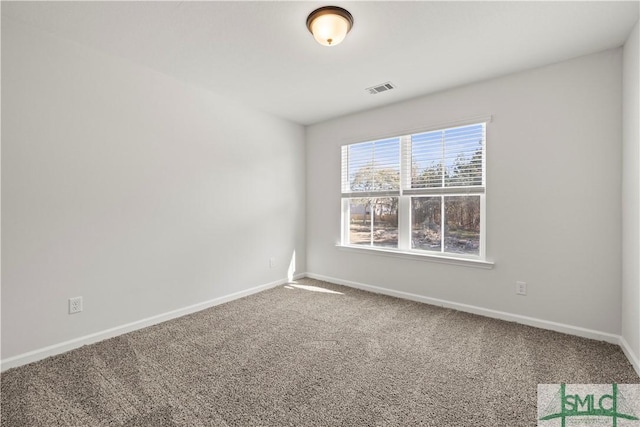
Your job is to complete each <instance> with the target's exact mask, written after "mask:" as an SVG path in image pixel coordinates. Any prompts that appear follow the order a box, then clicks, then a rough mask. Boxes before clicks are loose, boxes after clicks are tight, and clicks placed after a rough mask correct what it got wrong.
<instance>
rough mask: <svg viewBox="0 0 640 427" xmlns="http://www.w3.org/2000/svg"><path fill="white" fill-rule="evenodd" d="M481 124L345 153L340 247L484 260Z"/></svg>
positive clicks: (349, 148)
mask: <svg viewBox="0 0 640 427" xmlns="http://www.w3.org/2000/svg"><path fill="white" fill-rule="evenodd" d="M485 135H486V124H485V122H482V123H476V124H471V125H465V126H458V127H451V128H447V129H438V130H433V131H428V132H422V133H416V134H412V135H404V136H398V137H394V138H387V139H381V140H377V141H368V142H362V143H357V144H350V145H345V146H343V147H342V225H343V232H342V244H343V245H346V246H357V247H370V248H379V249H388V250H398V251H402V252H406V251H409V252H416V253H422V254H435V255H447V256H453V257H461V258H477V259H484V246H485V242H484V222H485V209H484V207H485V200H484V199H485V187H486V185H485V169H486V167H485V165H486V159H485Z"/></svg>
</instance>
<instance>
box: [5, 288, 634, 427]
mask: <svg viewBox="0 0 640 427" xmlns="http://www.w3.org/2000/svg"><path fill="white" fill-rule="evenodd" d="M0 379H1V411H2V416H1V419H2V426H6V427H22V426H29V427H32V426H126V427H134V426H153V427H163V426H180V427H182V426H184V427H187V426H188V427H197V426H243V427H246V426H419V425H421V426H438V427H449V426H451V427H453V426H455V427H472V426H473V427H485V426H486V427H499V426H505V427H524V426H526V427H532V426H535V425H536V416H537V409H536V405H537V397H536V396H537V385H538V384H539V383H562V382H565V383H613V382H616V383H640V378H638V376H637V375H636V373H635V371H634V370H633V368H632V366H631V365H630V364H629V362H628V360H627V359H626V358H625V356H624V354H623V353H622V351H621V350H620V348H619V347H618V346H616V345H611V344H607V343H604V342H599V341H593V340H588V339H583V338H578V337H574V336H570V335H564V334H560V333H556V332H550V331H545V330H541V329H536V328H532V327H528V326H523V325H519V324H516V323H510V322H505V321H500V320H495V319H490V318H486V317H481V316H476V315H472V314H467V313H463V312H459V311H455V310H451V309H445V308H441V307H435V306H430V305H425V304H420V303H416V302H412V301H406V300H401V299H396V298H391V297H387V296H382V295H376V294H372V293H368V292H364V291H360V290H356V289H351V288H347V287H343V286H338V285H334V284H330V283H326V282H321V281H317V280H311V279H303V280H300V281H298V282H296V283H295V284H290V285H285V286H279V287H277V288H273V289H270V290H267V291H265V292H261V293H259V294H255V295H252V296H249V297H246V298H242V299H239V300H236V301H233V302H230V303H227V304H223V305H219V306H216V307H213V308H210V309H207V310H203V311H200V312H198V313H194V314H191V315H188V316H185V317H181V318H178V319H174V320H171V321H168V322H165V323H162V324H159V325H155V326H152V327H148V328H145V329H141V330H139V331H136V332H132V333H128V334H126V335H122V336H119V337H116V338H112V339H109V340H106V341H102V342H100V343H97V344H93V345H89V346H85V347H82V348H79V349H77V350H73V351H70V352H68V353H65V354H62V355H58V356H54V357H50V358H48V359H45V360H42V361H40V362H36V363H32V364H30V365H26V366H22V367H19V368H15V369H10V370H8V371H6V372H4V373H2V375H1V376H0Z"/></svg>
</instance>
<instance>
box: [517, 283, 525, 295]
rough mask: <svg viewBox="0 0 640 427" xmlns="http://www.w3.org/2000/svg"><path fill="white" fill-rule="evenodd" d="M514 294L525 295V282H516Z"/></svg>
mask: <svg viewBox="0 0 640 427" xmlns="http://www.w3.org/2000/svg"><path fill="white" fill-rule="evenodd" d="M516 294H517V295H527V282H516Z"/></svg>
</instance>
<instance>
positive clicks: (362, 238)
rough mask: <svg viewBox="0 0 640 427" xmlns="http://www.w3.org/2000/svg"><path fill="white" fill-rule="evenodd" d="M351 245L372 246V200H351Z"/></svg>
mask: <svg viewBox="0 0 640 427" xmlns="http://www.w3.org/2000/svg"><path fill="white" fill-rule="evenodd" d="M349 243H350V244H352V245H370V244H371V200H370V199H351V200H350V201H349Z"/></svg>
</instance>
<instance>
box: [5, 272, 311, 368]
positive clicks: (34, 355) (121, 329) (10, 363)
mask: <svg viewBox="0 0 640 427" xmlns="http://www.w3.org/2000/svg"><path fill="white" fill-rule="evenodd" d="M302 277H305V275H304V274H298V275H295V276H294V279H300V278H302ZM287 282H288V280H287V279H281V280H276V281H274V282H271V283H267V284H264V285H260V286H256V287H254V288H250V289H246V290H244V291H240V292H235V293H233V294H229V295H224V296H221V297H218V298H214V299H212V300H209V301H204V302H201V303H198V304H194V305H190V306H188V307H183V308H179V309H177V310H172V311H169V312H166V313H162V314H158V315H156V316H151V317H147V318H146V319H141V320H137V321H135V322H131V323H127V324H125V325H120V326H116V327H115V328H110V329H107V330H104V331H100V332H96V333H93V334H89V335H85V336H82V337H79V338H74V339H72V340H69V341H65V342H62V343H59V344H54V345H50V346H48V347H43V348H39V349H37V350H33V351H30V352H27V353H23V354H19V355H17V356H13V357H9V358H7V359H4V360H2V361H0V370H1V371H6V370H7V369H11V368H15V367H18V366H22V365H26V364H27V363H31V362H36V361H38V360H42V359H45V358H47V357H50V356H55V355H56V354H61V353H65V352H67V351H70V350H73V349H75V348H78V347H82V346H83V345H87V344H93V343H96V342H98V341H103V340H106V339H108V338H113V337H116V336H118V335H122V334H126V333H128V332H132V331H136V330H138V329H142V328H146V327H147V326H152V325H156V324H158V323H162V322H165V321H167V320H171V319H175V318H177V317H181V316H185V315H187V314H191V313H195V312H197V311H201V310H204V309H207V308H210V307H213V306H216V305H220V304H224V303H225V302H229V301H233V300H236V299H238V298H242V297H246V296H249V295H251V294H255V293H258V292H262V291H265V290H267V289H270V288H274V287H276V286H279V285H284V284H285V283H287Z"/></svg>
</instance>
